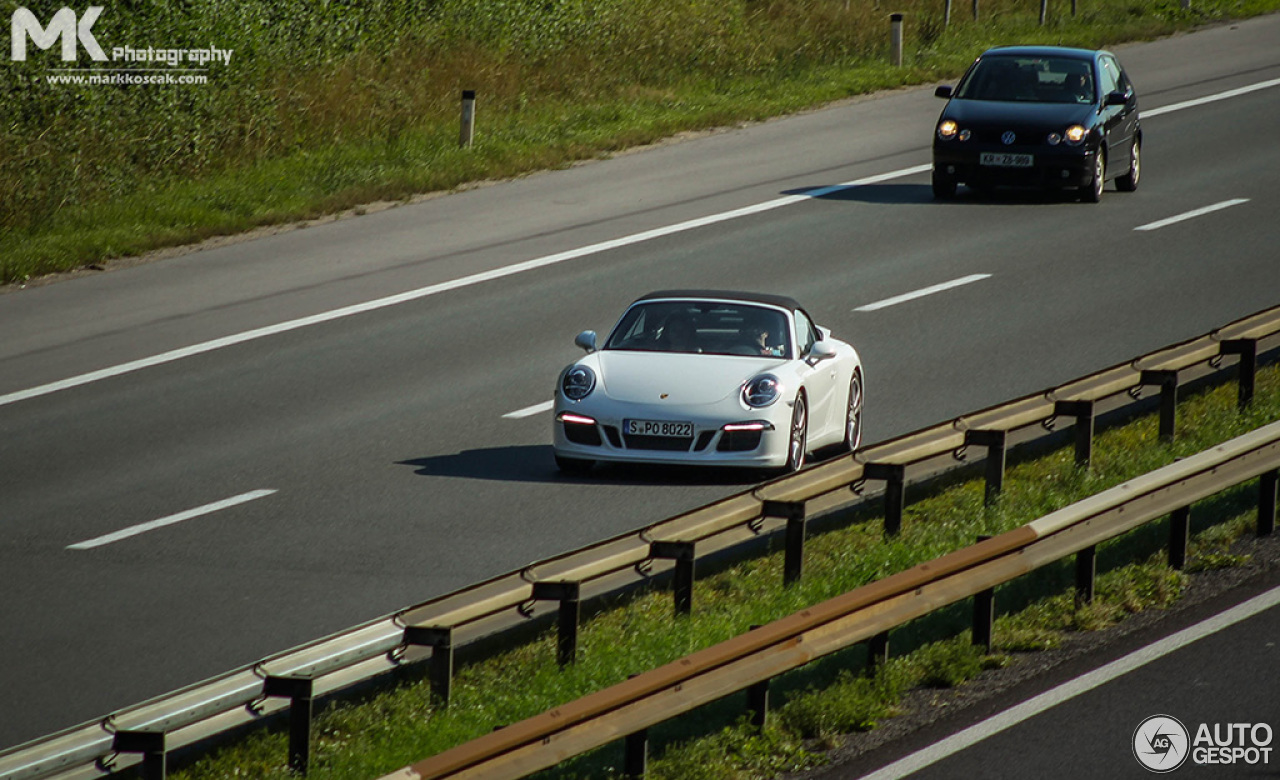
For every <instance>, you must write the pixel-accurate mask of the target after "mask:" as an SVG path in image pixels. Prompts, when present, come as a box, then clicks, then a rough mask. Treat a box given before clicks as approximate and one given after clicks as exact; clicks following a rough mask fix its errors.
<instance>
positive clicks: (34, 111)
mask: <svg viewBox="0 0 1280 780" xmlns="http://www.w3.org/2000/svg"><path fill="white" fill-rule="evenodd" d="M20 5H21V6H22V7H27V8H29V9H31V10H32V11H33V12H34V13H35V15H36V16H37V18H39V19H40V20H41V21H42V22H47V21H48V20H49V19H51V18H52V15H53V13H54V12H55V11H56V10H57V9H58V8H61V7H62V6H63V5H64V3H63V0H4V2H3V3H0V8H3V14H2V15H0V18H4V19H8V18H9V16H10V15H11V14H12V13H13V11H14V9H16V8H17V7H19V6H20ZM1080 7H1081V10H1080V13H1079V15H1078V16H1076V17H1071V16H1070V15H1069V11H1068V7H1067V6H1066V4H1065V3H1064V2H1063V0H1054V5H1053V8H1052V13H1051V16H1050V20H1051V23H1050V24H1049V25H1048V26H1046V27H1043V28H1041V27H1038V26H1037V25H1036V16H1037V12H1038V5H1037V4H1035V3H1033V2H1031V0H982V2H981V21H980V22H978V23H974V22H973V21H971V20H970V19H969V17H968V11H967V8H968V5H967V4H957V6H956V11H955V13H953V16H952V25H951V26H950V28H948V29H945V30H944V29H943V26H942V2H941V0H901V1H899V0H895V2H894V3H893V4H892V7H891V8H890V7H889V6H888V5H884V6H882V5H881V4H880V2H879V0H384V1H383V2H378V3H364V2H358V1H357V0H280V1H273V2H266V0H248V1H246V2H238V1H233V0H205V1H204V2H200V3H194V2H178V1H177V0H174V2H161V0H122V2H120V3H117V4H114V5H109V6H107V7H106V9H105V11H104V12H103V13H102V15H101V17H100V18H99V19H98V21H97V23H96V24H95V26H94V28H93V32H94V34H95V37H96V38H97V39H98V41H99V42H100V43H101V44H102V46H103V47H104V48H105V49H107V50H108V52H109V51H110V49H111V48H112V47H113V46H131V47H135V48H140V47H148V46H150V47H165V48H170V47H172V48H192V47H205V46H209V45H215V46H217V47H219V48H222V49H231V50H233V51H234V54H233V56H232V59H231V62H230V63H229V64H226V65H218V64H215V65H211V66H210V71H209V75H210V82H209V83H208V84H204V85H174V86H153V85H148V86H111V87H106V86H71V85H53V84H50V83H48V82H47V81H46V79H45V76H46V75H47V74H48V72H49V68H50V67H60V66H62V63H61V62H60V61H59V60H58V59H57V56H56V53H55V52H53V51H49V52H43V51H39V50H38V49H36V48H35V47H34V46H29V47H28V48H29V53H28V59H27V61H25V62H13V61H10V59H9V58H7V57H5V58H0V109H2V110H0V282H3V283H8V282H13V281H16V280H23V279H27V278H30V277H32V276H35V275H39V274H44V273H49V272H53V271H58V270H65V269H68V268H74V267H76V266H78V265H82V264H85V263H90V262H95V261H98V260H101V259H104V258H109V257H112V256H116V255H125V254H132V253H138V252H142V251H146V250H148V249H151V248H154V247H157V246H163V245H169V244H174V243H181V242H187V241H191V240H195V239H199V238H202V237H206V236H210V235H215V234H220V233H228V232H234V231H239V230H243V229H245V228H248V227H252V226H255V225H261V224H267V223H272V222H279V221H282V220H289V219H296V218H299V217H306V216H312V215H316V214H319V213H322V212H327V211H332V210H338V209H342V208H345V207H348V206H352V205H355V204H358V203H361V202H365V201H369V200H376V199H396V198H402V197H405V196H407V195H410V194H413V193H416V192H423V191H428V190H438V189H447V188H450V187H454V186H457V185H458V184H461V183H463V182H466V181H470V180H474V179H477V178H485V177H493V176H509V175H513V174H518V173H520V172H524V171H529V170H534V169H537V168H543V167H548V166H555V165H560V164H563V163H565V162H568V161H572V160H576V159H582V158H585V157H590V156H593V155H597V154H600V153H602V152H608V151H611V150H614V149H618V148H622V147H625V146H628V145H632V144H636V143H644V142H648V141H652V140H655V139H658V138H661V137H663V136H666V135H669V134H671V133H674V132H677V131H680V130H683V129H690V128H705V127H709V126H714V125H717V124H724V123H729V122H735V121H739V120H744V119H757V118H761V117H764V116H769V115H773V114H777V113H781V112H786V111H791V110H795V109H798V108H801V107H804V106H809V105H814V104H818V103H822V102H824V101H829V100H832V99H836V98H839V97H843V96H846V95H850V94H855V93H859V92H865V91H868V90H874V89H878V88H882V87H887V86H895V85H899V84H905V83H919V82H923V81H927V80H931V79H936V78H940V77H943V76H944V75H951V74H955V73H956V72H958V71H959V70H960V69H962V68H963V67H964V65H965V64H966V63H967V62H968V61H969V60H971V59H972V57H973V56H974V54H976V53H977V52H978V51H979V50H981V48H982V47H984V46H986V45H988V44H991V43H999V42H1009V41H1015V40H1017V41H1042V42H1054V43H1074V44H1082V45H1099V44H1103V43H1106V42H1108V41H1116V40H1121V39H1129V38H1135V37H1149V36H1153V35H1158V34H1162V33H1166V32H1170V31H1172V30H1175V29H1180V28H1185V27H1187V26H1190V25H1192V24H1195V23H1198V22H1202V21H1206V20H1212V19H1220V18H1227V17H1234V16H1242V15H1248V14H1252V13H1260V12H1263V11H1266V10H1273V9H1275V8H1278V7H1280V0H1196V2H1195V3H1194V7H1195V9H1196V10H1195V11H1193V12H1187V11H1184V10H1182V9H1181V7H1180V4H1179V3H1178V2H1177V1H1176V0H1082V2H1081V3H1080ZM81 10H82V9H81ZM891 10H892V11H901V12H904V13H905V14H906V15H907V20H908V21H907V29H908V52H907V63H906V67H904V68H902V69H890V68H887V67H886V66H885V65H884V64H883V62H884V59H885V55H886V49H887V45H888V43H887V34H886V28H887V24H886V22H885V17H886V15H887V14H888V12H889V11H891ZM89 64H90V63H89V61H88V59H87V57H85V56H84V55H83V54H82V55H81V59H80V65H81V66H87V65H89ZM111 65H112V66H113V67H115V66H118V65H119V63H111ZM144 66H145V64H138V65H137V67H144ZM464 88H465V89H475V90H477V91H478V93H479V96H480V117H481V119H480V125H479V127H480V130H479V136H478V137H479V146H478V147H477V148H476V149H474V150H471V151H470V152H462V151H460V150H458V149H457V148H456V136H457V111H458V106H457V102H458V94H459V92H460V90H462V89H464Z"/></svg>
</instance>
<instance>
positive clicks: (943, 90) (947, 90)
mask: <svg viewBox="0 0 1280 780" xmlns="http://www.w3.org/2000/svg"><path fill="white" fill-rule="evenodd" d="M933 96H934V97H940V98H947V99H948V100H950V99H951V86H950V85H949V84H943V85H942V86H941V87H938V88H937V89H935V90H934V91H933Z"/></svg>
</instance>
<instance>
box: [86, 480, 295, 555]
mask: <svg viewBox="0 0 1280 780" xmlns="http://www.w3.org/2000/svg"><path fill="white" fill-rule="evenodd" d="M275 492H276V491H274V490H254V491H252V492H249V493H242V494H241V495H238V496H233V497H232V498H228V499H226V500H225V501H216V502H214V503H212V504H205V505H204V506H201V507H196V508H195V509H189V510H187V511H186V512H179V513H178V514H176V515H169V516H168V517H162V518H160V519H159V520H152V521H151V522H149V523H139V524H138V525H135V526H131V527H129V528H125V529H124V530H122V531H116V532H115V533H112V534H106V535H105V536H99V537H97V538H96V539H90V540H88V541H86V542H77V543H76V544H70V545H67V549H68V550H91V549H93V548H94V547H101V546H102V545H104V544H111V543H112V542H118V541H120V540H121V539H128V538H129V537H130V536H137V535H138V534H142V533H146V532H147V531H154V530H155V529H157V528H164V527H165V526H166V525H173V524H174V523H181V522H182V521H183V520H190V519H191V518H193V517H200V516H201V515H207V514H212V513H213V512H218V511H221V510H223V509H229V508H231V507H233V506H238V505H240V504H244V503H248V502H249V501H255V500H257V499H259V498H264V497H266V496H269V495H271V494H272V493H275Z"/></svg>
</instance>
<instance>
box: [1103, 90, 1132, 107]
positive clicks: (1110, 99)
mask: <svg viewBox="0 0 1280 780" xmlns="http://www.w3.org/2000/svg"><path fill="white" fill-rule="evenodd" d="M1128 102H1129V96H1128V95H1126V94H1125V93H1123V92H1112V93H1111V94H1109V95H1107V100H1106V104H1107V105H1108V106H1123V105H1124V104H1126V103H1128Z"/></svg>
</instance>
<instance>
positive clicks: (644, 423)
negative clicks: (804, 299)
mask: <svg viewBox="0 0 1280 780" xmlns="http://www.w3.org/2000/svg"><path fill="white" fill-rule="evenodd" d="M575 343H576V344H577V345H578V346H580V347H582V348H583V349H584V350H586V352H587V355H586V356H585V357H583V358H582V359H581V360H578V361H577V362H575V363H573V364H572V365H570V366H568V367H566V368H565V369H564V371H562V372H561V373H560V380H559V382H557V383H556V395H555V417H554V422H553V424H552V427H553V436H554V450H555V458H556V465H557V466H559V467H560V469H561V470H562V471H565V472H576V473H582V472H585V471H587V470H589V469H590V468H591V466H592V465H593V464H594V463H595V462H596V461H622V462H632V463H685V464H690V465H709V466H710V465H714V466H745V467H752V468H770V469H773V468H781V469H785V470H787V471H795V470H796V469H799V468H800V467H801V466H803V465H804V463H805V458H806V457H807V453H810V452H813V451H815V450H817V449H819V448H822V447H826V446H834V445H842V446H843V447H844V448H846V449H856V448H857V446H858V444H859V442H860V441H861V437H862V396H863V393H862V390H863V378H862V365H861V362H860V361H859V359H858V353H857V351H856V350H855V349H854V348H853V347H852V346H850V345H849V344H846V343H845V342H843V341H838V340H836V339H834V338H832V337H831V332H830V331H829V330H827V329H826V328H820V327H818V326H817V325H815V324H814V323H813V320H812V318H811V317H809V315H808V314H806V313H805V311H804V309H802V308H801V307H800V305H799V304H798V303H796V302H795V301H794V300H792V299H790V298H786V297H783V296H780V295H765V294H759V293H739V292H723V291H710V290H668V291H662V292H653V293H649V294H648V295H645V296H644V297H642V298H640V299H639V300H637V301H635V302H634V303H632V304H631V306H630V307H628V308H627V310H626V312H625V313H624V314H623V315H622V318H621V319H620V320H618V324H617V325H615V326H614V328H613V332H612V333H610V334H609V337H608V338H607V339H605V341H604V344H603V345H597V339H596V334H595V332H594V331H590V330H588V331H583V332H582V333H580V334H578V337H577V339H576V340H575Z"/></svg>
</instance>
